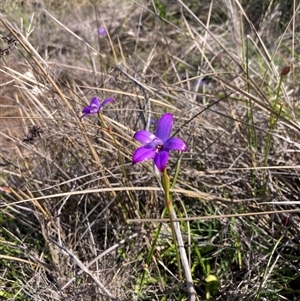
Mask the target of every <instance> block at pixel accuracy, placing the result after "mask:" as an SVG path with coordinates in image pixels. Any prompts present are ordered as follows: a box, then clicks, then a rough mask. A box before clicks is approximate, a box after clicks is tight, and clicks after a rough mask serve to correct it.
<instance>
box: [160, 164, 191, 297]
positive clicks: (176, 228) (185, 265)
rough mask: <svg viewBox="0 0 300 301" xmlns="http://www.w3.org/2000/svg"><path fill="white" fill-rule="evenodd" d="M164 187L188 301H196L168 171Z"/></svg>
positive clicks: (164, 176) (164, 173)
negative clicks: (171, 196) (175, 220)
mask: <svg viewBox="0 0 300 301" xmlns="http://www.w3.org/2000/svg"><path fill="white" fill-rule="evenodd" d="M162 185H163V188H164V191H165V199H166V204H167V208H168V211H169V214H170V222H171V228H172V235H174V234H173V231H174V232H175V235H176V238H177V245H178V249H179V254H180V259H181V264H182V268H183V271H184V275H185V280H186V285H187V291H188V295H189V297H188V300H189V301H195V300H196V291H195V288H194V284H193V278H192V273H191V270H190V266H189V261H188V258H187V254H186V250H185V248H184V243H183V239H182V234H181V229H180V226H179V223H178V222H174V219H177V215H176V213H175V210H174V208H173V204H172V200H171V198H170V178H169V176H168V174H167V172H166V170H164V172H163V174H162ZM175 235H174V236H175ZM174 236H173V237H174Z"/></svg>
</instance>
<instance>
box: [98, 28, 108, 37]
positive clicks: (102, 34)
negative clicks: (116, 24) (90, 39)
mask: <svg viewBox="0 0 300 301" xmlns="http://www.w3.org/2000/svg"><path fill="white" fill-rule="evenodd" d="M98 33H99V35H100V36H106V34H107V32H106V29H105V27H99V29H98Z"/></svg>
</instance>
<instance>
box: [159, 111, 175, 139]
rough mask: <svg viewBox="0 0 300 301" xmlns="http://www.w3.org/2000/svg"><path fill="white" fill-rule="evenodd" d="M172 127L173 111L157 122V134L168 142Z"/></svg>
mask: <svg viewBox="0 0 300 301" xmlns="http://www.w3.org/2000/svg"><path fill="white" fill-rule="evenodd" d="M172 127H173V115H172V114H171V113H166V114H164V115H163V116H162V117H161V118H160V119H159V121H158V123H157V128H156V136H157V137H159V138H160V139H161V140H162V141H163V142H166V141H167V140H168V139H169V137H170V135H171V131H172Z"/></svg>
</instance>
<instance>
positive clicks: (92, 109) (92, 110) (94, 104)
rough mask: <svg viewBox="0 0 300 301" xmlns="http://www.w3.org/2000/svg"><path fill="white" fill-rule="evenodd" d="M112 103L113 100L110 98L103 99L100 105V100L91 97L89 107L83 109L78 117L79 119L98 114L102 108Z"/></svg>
mask: <svg viewBox="0 0 300 301" xmlns="http://www.w3.org/2000/svg"><path fill="white" fill-rule="evenodd" d="M113 101H115V100H114V99H113V98H112V97H110V98H107V99H105V100H104V101H103V102H102V103H100V100H99V98H98V97H97V96H95V97H93V98H92V100H91V103H90V105H89V106H86V107H84V108H83V110H82V113H83V115H82V116H81V117H80V119H81V118H83V117H85V116H88V115H93V114H98V113H99V112H100V111H101V109H102V107H103V106H105V105H106V104H108V103H110V102H113Z"/></svg>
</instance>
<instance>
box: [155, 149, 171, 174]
mask: <svg viewBox="0 0 300 301" xmlns="http://www.w3.org/2000/svg"><path fill="white" fill-rule="evenodd" d="M168 160H169V152H168V151H164V150H162V151H160V152H159V153H157V154H156V156H155V157H154V164H155V165H156V166H157V168H158V169H159V170H160V171H161V172H163V171H164V170H165V169H166V167H167V163H168Z"/></svg>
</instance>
